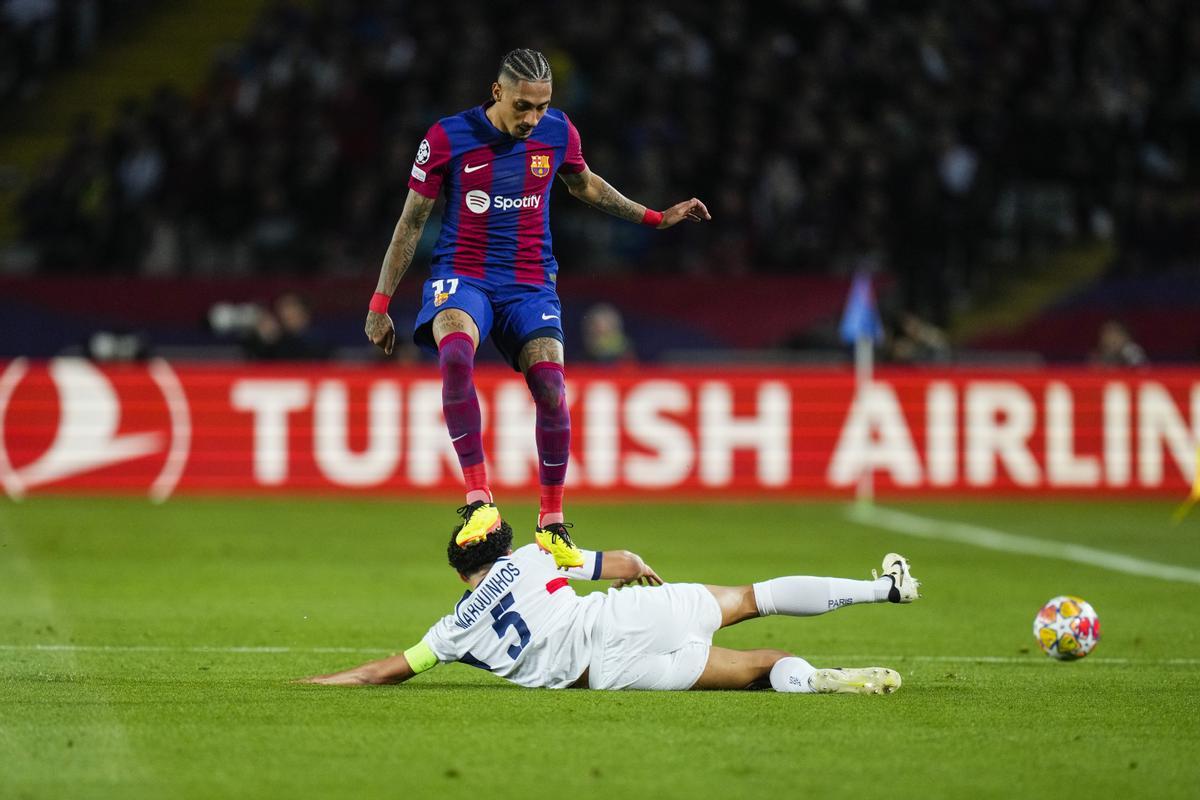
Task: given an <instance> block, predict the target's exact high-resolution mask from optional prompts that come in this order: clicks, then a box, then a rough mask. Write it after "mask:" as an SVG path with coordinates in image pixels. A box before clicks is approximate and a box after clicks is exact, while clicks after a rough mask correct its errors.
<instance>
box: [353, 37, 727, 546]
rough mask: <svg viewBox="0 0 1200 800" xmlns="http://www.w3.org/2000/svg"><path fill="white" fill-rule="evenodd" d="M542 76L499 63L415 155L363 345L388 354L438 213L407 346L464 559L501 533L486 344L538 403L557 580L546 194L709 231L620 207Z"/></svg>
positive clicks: (563, 425) (546, 514) (552, 301)
mask: <svg viewBox="0 0 1200 800" xmlns="http://www.w3.org/2000/svg"><path fill="white" fill-rule="evenodd" d="M550 94H551V74H550V64H549V62H548V61H547V60H546V57H545V56H543V55H542V54H541V53H539V52H537V51H536V50H528V49H521V50H513V51H512V52H510V53H509V54H508V55H506V56H505V57H504V59H503V61H502V62H501V64H500V74H499V76H498V77H497V79H496V81H495V83H493V84H492V100H491V101H490V102H488V103H486V104H485V105H483V106H479V107H476V108H472V109H469V110H467V111H463V112H462V113H460V114H455V115H454V116H451V117H446V118H444V119H442V120H439V121H438V122H437V123H436V124H435V125H434V126H433V127H432V128H430V129H429V132H428V133H427V134H426V135H425V138H424V139H423V140H422V141H421V144H420V146H419V147H418V149H417V156H416V159H415V161H414V163H413V167H412V174H411V177H410V178H409V182H408V185H409V193H408V197H407V199H406V200H405V202H404V210H403V211H402V212H401V215H400V220H399V222H397V223H396V230H395V232H394V233H393V234H392V241H391V244H390V245H389V246H388V249H387V254H386V255H385V256H384V260H383V268H382V269H381V270H380V274H379V282H378V284H377V285H376V288H375V295H374V297H372V299H371V305H370V311H369V312H368V314H367V322H366V333H367V337H368V338H370V340H371V341H372V342H374V343H375V344H376V345H378V346H379V347H381V348H382V349H383V350H384V352H386V353H391V352H392V347H393V346H394V344H395V338H396V331H395V328H394V327H393V326H392V320H391V318H390V317H389V316H388V314H387V309H388V304H389V302H390V300H391V296H392V293H393V292H394V291H395V289H396V286H397V284H398V283H399V281H400V278H401V276H403V275H404V272H405V271H406V270H407V269H408V265H409V263H410V262H411V261H412V257H413V253H414V252H415V251H416V248H417V242H418V240H419V239H420V237H421V231H422V229H423V228H424V226H425V221H426V220H427V219H428V218H429V213H430V211H432V210H433V204H434V201H435V200H436V199H437V197H438V194H439V193H440V192H442V191H443V190H444V192H445V195H446V208H445V212H444V215H443V218H442V229H441V234H440V236H439V237H438V241H437V245H436V246H435V248H434V251H433V256H432V259H431V264H430V277H429V280H427V281H425V285H424V288H423V290H422V294H421V302H422V307H421V311H420V313H419V314H418V315H417V320H416V326H415V330H414V331H413V338H414V340H415V341H416V343H417V344H418V345H419V346H421V347H422V348H424V349H426V350H428V351H429V352H431V353H436V355H437V357H438V364H439V366H440V368H441V373H442V410H443V412H444V415H445V418H446V427H447V429H448V431H449V434H450V439H451V441H452V442H453V443H454V449H455V451H456V452H457V453H458V459H459V464H460V465H461V466H462V471H463V478H464V480H465V482H466V489H467V503H466V505H465V506H463V507H462V508H461V509H459V513H460V514H461V515H462V517H463V525H462V528H461V530H460V532H459V534H458V544H459V546H460V547H461V546H467V545H469V544H472V543H474V542H478V541H481V540H482V539H484V538H486V537H487V535H488V534H489V533H490V532H492V531H495V530H497V529H498V528H499V527H500V512H499V510H498V509H497V508H496V505H495V503H494V498H493V497H492V493H491V490H490V489H489V487H488V479H487V470H486V467H485V466H484V453H483V441H482V435H481V432H482V423H481V421H480V413H479V401H478V399H477V397H476V393H475V383H474V377H473V372H474V365H475V351H476V349H477V348H478V347H479V343H480V342H481V341H482V340H483V339H485V338H487V337H488V336H489V335H490V336H491V337H492V341H493V342H494V343H495V345H496V347H497V349H498V350H499V351H500V352H501V353H502V354H503V355H504V357H505V358H506V359H507V360H508V361H509V363H511V364H512V366H513V368H514V369H516V370H518V371H520V372H521V373H523V374H524V375H525V381H526V383H527V384H528V386H529V391H530V393H531V394H532V395H533V399H534V404H535V407H536V409H537V411H536V431H535V436H536V440H537V450H538V462H539V478H540V481H541V503H540V510H539V513H538V520H537V528H536V530H535V532H534V537H535V539H536V540H537V543H538V544H539V546H541V547H542V549H544V550H546V551H547V552H549V553H551V554H552V555H553V556H554V558H555V561H556V562H557V563H558V564H559V565H560V566H563V567H577V566H579V565H580V564H581V563H583V562H582V555H581V553H580V551H579V549H578V548H577V547H576V546H575V545H574V543H573V542H572V541H571V537H570V535H569V534H568V533H567V528H568V527H569V525H568V524H567V523H565V522H564V519H563V511H562V500H563V479H564V478H565V477H566V472H567V462H568V458H569V454H568V450H569V447H570V442H571V418H570V415H569V413H568V412H567V400H566V390H565V385H564V378H563V346H562V341H563V334H562V308H561V306H560V305H559V301H558V293H557V291H556V282H557V274H558V263H557V262H556V261H555V260H554V254H553V252H552V251H551V246H550V187H551V184H552V183H553V180H554V176H555V175H558V176H559V177H560V178H562V180H563V182H564V183H566V184H567V189H568V190H569V191H570V192H571V194H572V195H573V196H575V197H577V198H579V199H580V200H582V201H583V202H585V203H587V204H588V205H591V206H594V207H595V208H598V209H600V210H601V211H606V212H608V213H609V214H612V215H614V216H617V217H620V218H621V219H625V220H628V221H630V222H640V223H642V224H644V225H650V226H653V227H655V228H660V229H662V228H669V227H671V226H673V225H675V224H677V223H679V222H682V221H683V220H685V219H690V220H694V221H696V222H699V221H701V220H707V219H711V217H710V216H709V213H708V209H706V208H705V207H704V204H703V203H701V202H700V201H699V200H697V199H696V198H694V197H693V198H692V199H690V200H685V201H684V202H682V203H678V204H676V205H674V206H671V207H670V208H668V209H667V210H666V211H661V212H659V211H655V210H652V209H649V208H646V207H645V206H643V205H641V204H640V203H635V202H633V201H632V200H630V199H628V198H626V197H624V196H623V195H622V194H621V193H620V192H618V191H617V190H616V189H614V188H613V187H612V186H610V185H609V184H608V183H607V182H606V181H605V180H604V179H603V178H601V177H600V176H599V175H596V174H595V173H593V172H592V171H591V170H589V169H588V166H587V163H586V162H585V161H584V160H583V150H582V147H581V145H580V140H579V133H578V131H576V130H575V127H574V126H573V125H572V124H571V121H570V120H569V119H567V115H566V114H564V113H563V112H561V111H559V110H558V109H553V108H550Z"/></svg>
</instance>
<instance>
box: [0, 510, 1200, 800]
mask: <svg viewBox="0 0 1200 800" xmlns="http://www.w3.org/2000/svg"><path fill="white" fill-rule="evenodd" d="M897 507H898V508H902V509H904V510H905V511H908V512H909V513H913V514H920V515H924V516H928V517H936V518H938V519H947V520H959V521H964V522H970V523H974V524H978V525H986V526H990V527H993V528H996V529H999V530H1004V531H1008V532H1010V533H1017V534H1021V535H1025V536H1032V537H1038V538H1044V539H1052V540H1060V541H1074V542H1079V543H1087V544H1089V545H1091V546H1093V547H1097V548H1101V549H1105V550H1110V551H1113V552H1117V553H1124V554H1127V555H1131V556H1135V557H1138V558H1143V559H1147V560H1152V561H1158V562H1163V563H1170V564H1175V565H1180V566H1186V567H1192V568H1200V519H1197V518H1193V519H1191V520H1189V521H1188V522H1187V523H1185V524H1184V525H1182V526H1180V527H1179V528H1171V527H1170V526H1169V524H1168V517H1169V515H1170V511H1171V509H1170V504H1169V503H1164V502H1137V503H1134V502H1128V503H1126V502H1121V503H1118V502H1112V503H1096V502H1078V503H1067V502H1049V501H1023V502H1006V503H999V502H997V503H981V502H964V503H920V504H917V503H913V504H908V503H906V504H901V505H898V506H897ZM570 510H571V512H572V513H571V516H572V518H573V519H574V521H575V522H576V523H577V524H578V527H577V528H576V529H575V530H576V533H577V538H578V540H579V541H580V542H581V544H582V545H583V546H585V547H592V548H597V549H607V548H620V547H627V548H629V549H632V550H635V551H637V552H639V553H641V554H642V555H643V556H644V557H645V558H646V559H647V561H648V562H649V563H650V564H652V565H653V566H654V567H655V568H656V569H658V571H659V572H660V574H661V575H662V576H663V577H664V578H666V579H667V580H676V581H702V582H712V583H746V582H750V581H753V580H757V579H761V578H764V577H771V576H775V575H781V574H816V575H839V576H848V577H854V576H858V577H866V576H867V574H868V572H869V570H870V568H871V567H873V566H878V563H879V559H880V557H881V556H882V555H883V554H884V553H885V552H886V551H888V550H891V549H895V550H898V551H899V552H901V553H904V554H906V555H908V556H909V558H910V559H911V560H912V562H913V571H914V573H915V574H916V575H917V576H918V577H919V578H921V579H922V581H923V582H924V593H925V597H924V598H923V599H922V600H920V601H919V602H917V603H915V604H913V605H911V606H891V605H879V606H871V607H865V608H864V607H858V608H849V609H843V610H840V611H836V612H834V613H831V614H827V615H824V616H822V617H818V618H811V619H793V618H782V617H781V618H771V619H766V620H753V621H750V622H747V623H744V624H742V625H740V626H737V627H735V628H732V629H729V630H726V631H722V632H720V633H718V635H717V639H716V641H717V643H718V644H722V645H726V646H730V647H755V646H768V647H782V648H787V649H791V650H793V651H795V652H797V653H799V654H801V655H804V656H806V657H807V658H809V659H810V660H811V661H813V662H814V663H816V664H817V665H818V666H822V665H823V666H836V665H843V664H844V665H847V666H854V665H875V664H879V665H885V666H891V667H894V668H896V669H898V670H899V671H900V672H901V673H902V675H903V678H904V687H903V688H902V689H901V690H900V691H899V692H897V693H896V694H894V695H891V696H888V697H843V696H820V697H816V696H796V695H779V694H775V693H773V692H723V693H708V692H692V693H685V692H681V693H632V692H630V693H602V692H587V691H566V692H551V691H542V690H528V689H520V688H517V687H514V686H510V685H508V684H506V683H504V682H503V681H501V680H499V679H496V678H493V677H491V676H489V675H486V674H484V673H482V672H480V671H478V670H475V669H471V668H468V667H464V666H461V665H451V666H448V667H439V668H438V669H436V670H434V671H432V672H430V673H427V674H425V675H421V676H419V677H418V678H416V679H415V680H413V681H411V682H410V683H408V684H406V685H403V686H398V687H372V688H364V689H344V688H334V687H321V686H304V685H295V684H293V683H291V682H290V679H291V678H294V677H297V676H303V675H306V674H311V673H315V672H325V671H332V670H335V669H339V668H343V667H346V666H350V665H352V664H355V663H358V662H359V661H362V660H366V659H368V658H372V657H375V656H377V655H383V654H384V653H386V652H391V651H395V650H399V649H403V648H404V647H407V646H408V645H410V644H412V643H413V642H415V641H416V640H417V639H418V638H419V637H420V636H421V635H422V633H424V631H425V630H426V628H427V627H428V625H429V624H430V623H431V622H433V621H434V619H436V618H437V617H438V616H439V615H441V614H443V613H445V612H447V611H448V610H449V609H450V608H451V607H452V605H453V603H454V601H455V600H456V599H457V597H458V596H459V595H460V594H461V584H459V583H458V581H457V579H456V578H455V576H454V575H453V574H452V573H451V571H450V570H449V569H448V568H447V567H446V566H445V562H444V548H445V543H446V538H447V537H448V535H449V529H450V526H451V523H452V522H453V519H454V517H453V508H452V504H437V505H434V504H425V503H408V502H405V503H400V502H397V503H387V502H381V501H374V502H368V501H364V502H347V501H334V500H269V501H266V500H217V499H211V500H182V499H180V500H173V501H171V502H170V503H168V504H167V505H165V506H162V507H154V506H150V505H148V504H145V503H141V502H136V501H121V500H95V499H35V500H33V501H29V502H26V503H24V504H20V505H14V504H11V503H4V504H3V505H0V798H6V800H7V799H13V800H16V799H18V798H64V797H120V798H140V797H146V798H167V797H169V798H214V797H221V798H228V797H355V798H361V797H406V798H407V797H411V798H424V797H487V798H506V797H533V796H546V795H550V796H562V797H571V798H583V797H604V798H612V797H616V796H620V797H655V798H667V797H687V798H702V797H713V796H727V797H749V796H765V797H783V796H789V797H865V796H870V797H900V798H903V797H920V798H936V797H973V798H986V797H997V798H1008V797H1051V796H1054V797H1061V796H1073V797H1155V798H1166V797H1194V796H1195V794H1194V792H1195V791H1196V786H1197V785H1200V759H1198V758H1197V753H1200V693H1198V691H1197V688H1196V687H1197V678H1198V677H1200V637H1198V633H1197V631H1198V629H1200V623H1198V622H1197V617H1198V614H1200V586H1197V585H1195V584H1189V583H1177V582H1175V583H1173V582H1168V581H1165V580H1159V579H1154V578H1147V577H1135V576H1133V575H1127V574H1122V573H1118V572H1111V571H1107V570H1104V569H1100V568H1096V567H1089V566H1083V565H1079V564H1073V563H1069V562H1065V561H1057V560H1052V559H1048V558H1039V557H1032V556H1022V555H1016V554H1009V553H1002V552H995V551H989V550H984V549H979V548H977V547H973V546H970V545H966V544H957V543H951V542H943V541H934V540H928V539H920V538H911V537H907V536H904V535H900V534H894V533H889V532H887V531H883V530H878V529H872V528H869V527H864V526H862V525H859V524H856V523H853V522H850V521H848V520H847V519H846V516H845V507H844V506H842V505H839V504H833V503H807V502H805V503H792V504H784V503H747V504H736V503H721V504H717V503H712V504H707V505H696V504H682V503H681V504H656V503H632V504H615V503H610V504H588V505H585V504H582V503H579V504H574V505H572V507H571V509H570ZM505 511H506V513H507V516H508V517H509V519H510V520H513V521H514V522H515V523H516V524H517V525H516V527H517V528H518V530H525V531H528V530H529V523H531V522H532V515H533V510H532V508H531V507H529V506H517V505H508V506H505ZM519 538H520V539H527V538H528V536H527V535H525V534H519ZM593 586H594V587H595V588H596V589H600V588H602V587H601V585H600V584H594V585H593ZM580 591H588V588H587V585H586V584H584V585H581V589H580ZM1064 593H1074V594H1079V595H1082V596H1083V597H1084V598H1086V599H1088V600H1089V601H1091V602H1092V604H1093V605H1094V606H1095V607H1096V610H1097V611H1098V613H1099V614H1100V617H1101V620H1102V622H1103V626H1104V639H1103V640H1102V641H1101V643H1100V645H1099V647H1098V648H1097V650H1096V652H1095V653H1093V655H1092V656H1090V657H1089V658H1087V659H1085V660H1083V661H1082V662H1079V663H1072V664H1062V663H1056V662H1052V661H1050V660H1049V659H1047V658H1046V657H1044V656H1043V655H1041V654H1040V652H1038V651H1037V649H1036V646H1035V644H1034V641H1033V638H1032V636H1031V632H1030V628H1031V623H1032V619H1033V615H1034V613H1035V612H1036V611H1037V609H1038V607H1039V606H1040V604H1041V603H1042V602H1044V601H1045V600H1047V599H1049V598H1050V597H1052V596H1054V595H1057V594H1064ZM267 648H276V649H267ZM337 648H342V649H345V651H346V652H337V651H336V650H335V649H337Z"/></svg>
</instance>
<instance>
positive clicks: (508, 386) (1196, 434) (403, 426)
mask: <svg viewBox="0 0 1200 800" xmlns="http://www.w3.org/2000/svg"><path fill="white" fill-rule="evenodd" d="M477 385H478V389H479V395H480V401H481V405H482V407H483V410H484V420H485V422H484V444H485V447H486V449H487V453H488V459H489V467H490V469H489V472H490V475H491V478H492V484H493V486H494V487H495V488H497V489H502V490H518V489H519V490H532V489H533V488H534V487H535V486H536V483H537V453H536V450H535V445H534V437H533V420H534V408H533V404H532V401H531V400H530V398H529V393H528V390H527V389H526V387H525V383H524V381H523V380H522V379H521V377H520V376H519V375H517V374H516V373H513V372H508V371H500V370H495V371H481V372H480V373H479V374H478V375H477ZM568 399H569V403H570V409H571V420H572V443H571V465H570V471H569V473H568V485H569V486H570V487H571V488H572V491H578V492H581V493H590V494H592V495H597V494H620V495H629V494H632V493H647V494H659V495H664V496H665V495H670V494H676V495H686V496H697V495H726V496H728V495H763V494H778V495H789V494H792V495H808V496H812V495H828V496H848V495H850V494H852V493H853V491H854V487H855V485H856V484H857V483H858V480H859V476H860V475H861V474H862V472H863V470H869V471H870V472H871V474H872V476H873V479H874V483H875V486H876V489H877V491H879V492H880V493H881V494H883V495H892V496H895V495H897V494H910V493H916V494H923V495H930V494H954V495H974V494H989V493H1005V494H1011V493H1017V492H1038V493H1069V494H1095V495H1106V496H1107V495H1113V494H1130V493H1136V494H1170V495H1180V494H1181V493H1183V492H1186V490H1187V487H1188V486H1190V485H1191V482H1192V479H1193V477H1194V475H1195V461H1196V457H1197V455H1196V447H1197V441H1198V439H1200V370H1148V371H1137V372H1109V371H1092V370H1082V369H1080V370H1020V371H1013V370H1003V371H1001V370H988V371H982V370H936V371H935V370H883V371H881V372H879V373H878V374H877V375H876V379H875V381H874V382H873V383H872V384H871V385H870V386H868V387H865V388H863V389H862V390H856V387H855V383H854V377H853V374H852V373H851V372H850V371H849V370H838V369H816V370H814V369H752V370H751V369H738V368H726V369H716V368H709V369H686V370H677V369H668V368H659V369H647V368H642V369H632V368H631V369H621V370H616V371H608V370H598V369H584V368H576V367H572V368H570V369H569V370H568ZM460 480H461V479H460V473H459V469H458V465H457V460H456V458H455V455H454V451H453V449H452V446H451V444H450V441H449V437H448V436H447V434H446V430H445V427H444V425H443V422H442V418H441V385H440V382H439V379H438V375H437V373H436V372H432V371H429V370H426V369H404V368H399V367H397V368H390V367H370V368H355V367H332V366H301V365H291V366H250V365H246V366H242V365H196V364H186V365H181V364H174V365H173V364H168V363H166V362H162V361H152V362H150V363H147V364H139V365H121V366H97V365H95V364H92V363H90V362H87V361H82V360H77V359H57V360H53V361H48V362H30V361H26V360H21V359H18V360H15V361H11V362H8V363H5V364H0V483H2V485H3V488H4V490H5V492H6V493H7V495H8V496H9V497H12V498H21V497H23V496H25V495H27V494H31V493H43V492H45V493H51V492H53V493H63V492H88V493H97V492H101V493H103V492H119V493H137V494H149V495H150V496H151V497H153V498H156V499H165V498H166V497H169V496H171V495H172V494H184V493H218V492H220V493H226V492H228V493H259V492H272V493H294V494H299V493H310V492H338V493H347V494H351V493H376V494H388V495H397V496H415V495H417V494H418V493H426V492H441V493H451V492H454V491H457V490H458V489H459V487H460V485H461V484H460Z"/></svg>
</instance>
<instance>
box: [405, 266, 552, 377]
mask: <svg viewBox="0 0 1200 800" xmlns="http://www.w3.org/2000/svg"><path fill="white" fill-rule="evenodd" d="M447 308H457V309H459V310H461V311H465V312H466V313H467V314H469V315H470V316H471V319H473V320H474V321H475V325H476V326H478V328H479V341H480V342H483V340H484V339H487V338H488V336H489V335H490V336H491V337H492V343H493V344H494V345H495V346H496V349H497V350H499V351H500V355H502V356H504V360H505V361H507V362H508V363H509V364H511V365H512V368H513V369H515V370H517V371H518V372H520V371H521V367H520V365H519V363H518V357H519V356H520V354H521V348H523V347H524V346H525V345H526V344H528V343H529V342H531V341H532V340H534V339H539V338H541V337H549V338H551V339H557V340H558V341H560V342H561V341H563V332H562V306H561V305H560V304H559V302H558V293H557V292H556V291H554V289H553V288H551V287H549V286H531V285H529V284H524V283H510V284H504V285H501V286H495V285H491V284H488V283H486V282H484V281H479V280H475V279H473V278H462V277H450V278H445V277H442V278H430V279H429V280H427V281H425V285H424V287H423V288H422V289H421V312H420V313H419V314H417V319H416V322H415V323H414V324H413V341H414V342H416V343H417V346H418V347H420V348H421V349H422V350H424V351H425V352H427V353H430V354H431V355H433V356H435V357H436V356H437V344H436V343H435V342H434V340H433V318H434V317H436V316H437V315H438V313H439V312H441V311H444V310H446V309H447Z"/></svg>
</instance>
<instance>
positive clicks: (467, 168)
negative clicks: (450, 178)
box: [463, 161, 492, 172]
mask: <svg viewBox="0 0 1200 800" xmlns="http://www.w3.org/2000/svg"><path fill="white" fill-rule="evenodd" d="M490 163H492V162H490V161H485V162H483V163H482V164H478V165H476V166H474V167H472V166H471V165H470V164H467V165H466V166H464V167H463V172H478V171H479V170H481V169H483V168H484V167H486V166H487V165H488V164H490Z"/></svg>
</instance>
